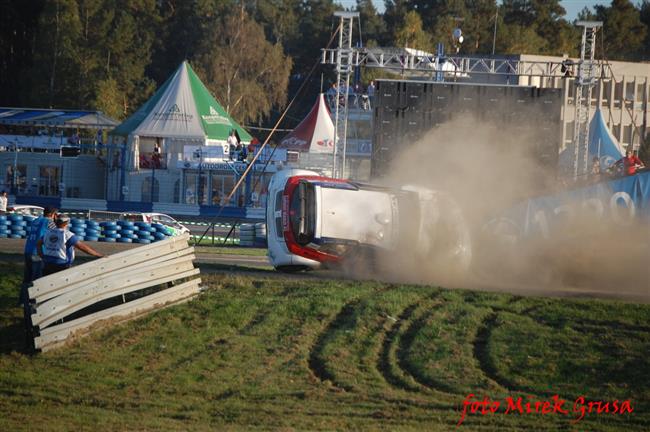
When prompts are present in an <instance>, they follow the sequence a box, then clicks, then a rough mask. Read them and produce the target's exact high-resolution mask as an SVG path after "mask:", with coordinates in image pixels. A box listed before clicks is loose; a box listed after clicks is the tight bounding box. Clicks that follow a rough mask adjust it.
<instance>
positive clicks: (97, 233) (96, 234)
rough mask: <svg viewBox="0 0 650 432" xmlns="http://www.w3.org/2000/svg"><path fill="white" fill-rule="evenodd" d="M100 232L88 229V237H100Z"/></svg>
mask: <svg viewBox="0 0 650 432" xmlns="http://www.w3.org/2000/svg"><path fill="white" fill-rule="evenodd" d="M99 233H100V231H99V230H96V229H92V228H86V235H87V236H88V237H99Z"/></svg>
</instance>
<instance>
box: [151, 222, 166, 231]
mask: <svg viewBox="0 0 650 432" xmlns="http://www.w3.org/2000/svg"><path fill="white" fill-rule="evenodd" d="M151 226H152V227H154V228H156V229H157V230H166V229H167V227H166V226H165V225H163V224H161V223H158V222H156V223H152V224H151Z"/></svg>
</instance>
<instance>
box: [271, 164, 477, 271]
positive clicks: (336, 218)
mask: <svg viewBox="0 0 650 432" xmlns="http://www.w3.org/2000/svg"><path fill="white" fill-rule="evenodd" d="M266 219H267V240H268V254H269V259H270V262H271V264H272V265H273V266H274V267H275V268H276V269H277V270H280V271H300V270H307V269H316V268H320V267H341V266H342V267H347V268H357V269H358V268H359V267H360V263H361V262H363V264H364V265H365V267H366V268H368V266H369V267H371V271H373V272H374V271H376V270H378V269H386V268H388V267H394V268H399V269H401V270H403V271H406V270H410V271H412V270H415V271H417V272H418V273H420V274H423V272H424V273H426V272H430V271H436V270H438V269H445V271H450V270H453V271H455V272H463V271H465V270H467V269H468V267H469V266H470V263H471V258H472V248H471V239H470V234H469V230H468V227H467V224H466V223H465V220H464V218H463V215H462V212H461V211H460V209H459V207H458V205H457V204H456V203H455V202H454V200H453V199H451V197H449V196H447V195H446V194H444V193H441V192H437V191H432V190H430V189H426V188H422V187H417V186H411V185H409V186H403V187H400V188H391V187H387V186H379V185H370V184H364V183H358V182H355V181H350V180H342V179H333V178H328V177H323V176H320V175H319V174H318V173H316V172H313V171H306V170H299V169H290V170H283V171H280V172H278V173H277V174H275V175H274V176H273V178H272V179H271V182H270V184H269V199H268V201H267V208H266Z"/></svg>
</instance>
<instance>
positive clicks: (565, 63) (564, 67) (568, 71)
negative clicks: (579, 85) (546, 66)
mask: <svg viewBox="0 0 650 432" xmlns="http://www.w3.org/2000/svg"><path fill="white" fill-rule="evenodd" d="M563 57H564V60H562V64H561V65H560V72H561V73H562V75H563V76H564V77H565V78H570V77H571V76H573V71H572V69H573V61H571V59H569V57H568V56H567V55H566V54H564V56H563Z"/></svg>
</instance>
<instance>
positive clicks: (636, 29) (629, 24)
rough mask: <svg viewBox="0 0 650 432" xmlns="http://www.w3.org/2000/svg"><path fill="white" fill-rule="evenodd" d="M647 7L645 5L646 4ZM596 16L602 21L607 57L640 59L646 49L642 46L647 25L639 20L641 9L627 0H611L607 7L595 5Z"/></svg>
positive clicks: (605, 54)
mask: <svg viewBox="0 0 650 432" xmlns="http://www.w3.org/2000/svg"><path fill="white" fill-rule="evenodd" d="M646 8H647V6H646ZM595 9H596V17H597V19H598V20H601V21H603V31H602V33H601V37H602V38H603V39H604V40H603V46H604V50H605V52H604V53H603V54H604V56H605V58H607V59H610V60H612V59H616V60H640V59H643V58H644V57H643V53H644V51H645V50H646V49H647V46H644V41H645V40H646V34H647V31H648V29H647V27H646V25H644V23H643V22H641V10H640V9H637V8H636V7H635V6H634V5H633V4H632V3H631V2H630V1H629V0H612V3H611V5H610V6H609V7H607V6H600V5H599V6H596V7H595Z"/></svg>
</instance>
